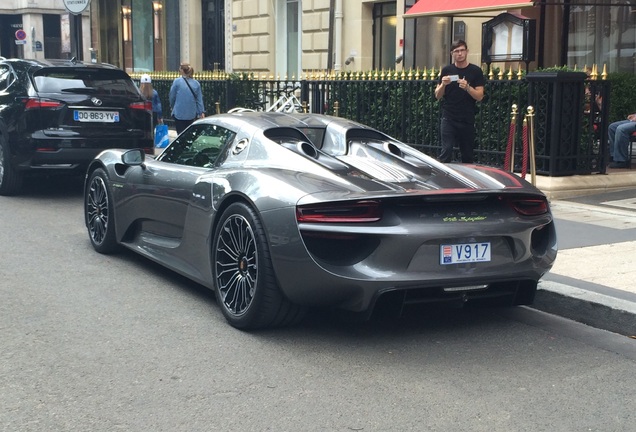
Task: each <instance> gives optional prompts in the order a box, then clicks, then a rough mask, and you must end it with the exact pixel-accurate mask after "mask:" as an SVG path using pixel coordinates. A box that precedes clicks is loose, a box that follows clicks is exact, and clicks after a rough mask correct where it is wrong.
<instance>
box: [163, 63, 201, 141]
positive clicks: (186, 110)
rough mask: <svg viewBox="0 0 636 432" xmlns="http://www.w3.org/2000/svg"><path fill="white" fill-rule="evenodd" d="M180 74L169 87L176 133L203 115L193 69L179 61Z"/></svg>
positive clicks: (197, 83)
mask: <svg viewBox="0 0 636 432" xmlns="http://www.w3.org/2000/svg"><path fill="white" fill-rule="evenodd" d="M179 72H181V76H180V77H179V78H176V79H175V80H174V81H173V82H172V87H170V95H169V97H170V106H171V107H172V117H173V118H174V121H175V127H176V129H177V134H180V133H181V132H183V130H185V128H187V127H188V126H190V125H191V124H192V122H194V121H195V120H196V119H198V118H203V117H205V106H204V105H203V92H202V91H201V84H199V82H198V81H197V80H195V79H194V78H192V76H193V75H194V69H192V66H190V65H189V64H188V63H181V66H180V67H179Z"/></svg>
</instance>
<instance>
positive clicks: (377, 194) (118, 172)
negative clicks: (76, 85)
mask: <svg viewBox="0 0 636 432" xmlns="http://www.w3.org/2000/svg"><path fill="white" fill-rule="evenodd" d="M84 196H85V203H84V209H85V221H86V226H87V227H88V234H89V237H90V241H91V243H92V245H93V247H94V248H95V250H97V251H98V252H101V253H111V252H114V251H115V250H116V249H117V248H119V247H120V246H124V247H126V248H129V249H131V250H133V251H135V252H137V253H139V254H141V255H143V256H145V257H148V258H150V259H151V260H153V261H156V262H158V263H160V264H161V265H163V266H165V267H168V268H170V269H172V270H174V271H176V272H178V273H181V274H183V275H185V276H187V277H188V278H190V279H192V280H193V281H196V282H197V283H200V284H203V285H204V286H206V287H208V288H210V289H212V290H214V292H215V295H216V298H217V301H218V303H219V306H220V308H221V310H222V312H223V314H224V316H225V318H226V319H227V321H228V322H229V323H230V324H231V325H232V326H234V327H237V328H240V329H256V328H262V327H271V326H281V325H290V324H293V323H297V322H299V321H300V320H301V318H302V317H303V315H304V313H305V311H306V309H307V308H309V307H314V306H329V307H333V308H336V309H341V310H346V311H350V312H354V313H358V314H359V315H362V316H365V315H368V314H370V313H371V311H372V310H373V308H374V307H375V306H376V305H377V304H379V302H381V301H382V299H383V298H385V296H391V297H392V298H393V299H395V298H398V299H399V302H400V303H401V305H409V304H413V303H427V302H428V303H430V302H456V303H457V304H463V303H464V302H470V301H473V300H477V301H486V302H493V303H497V304H503V305H522V304H530V303H532V301H533V299H534V295H535V292H536V289H537V283H538V280H539V279H540V278H541V277H542V276H543V275H544V274H545V273H546V272H547V271H548V270H549V269H550V267H551V266H552V264H553V262H554V260H555V258H556V254H557V241H556V233H555V227H554V221H553V217H552V214H551V212H550V208H549V204H548V201H547V199H546V197H545V195H544V194H543V193H542V192H541V191H539V190H538V189H536V188H535V187H533V186H532V185H531V184H529V183H527V182H526V181H524V180H522V179H520V178H518V177H517V176H515V175H514V174H511V173H508V172H505V171H502V170H499V169H494V168H490V167H486V166H477V165H464V164H441V163H439V162H437V161H436V160H435V159H433V158H431V157H429V156H427V155H425V154H423V153H421V152H419V151H417V150H415V149H414V148H413V147H411V146H409V145H406V144H404V143H401V142H399V141H396V140H394V139H392V138H391V137H389V136H387V135H385V134H383V133H381V132H379V131H377V130H374V129H372V128H370V127H367V126H364V125H361V124H358V123H354V122H351V121H348V120H345V119H341V118H337V117H330V116H323V115H317V114H285V113H269V112H268V113H256V112H244V113H233V114H221V115H215V116H212V117H208V118H205V119H202V120H199V121H197V122H195V123H194V124H193V125H191V126H190V127H189V128H188V129H186V130H185V131H184V132H183V133H182V134H181V135H180V136H179V137H177V138H176V140H175V141H174V142H172V143H171V144H170V145H169V146H168V147H167V148H166V149H165V150H164V151H163V152H162V153H161V154H159V155H158V156H157V157H156V158H153V157H146V156H145V155H144V152H143V150H116V149H111V150H106V151H104V152H102V153H101V154H100V155H99V156H97V158H95V160H93V162H92V163H91V165H90V167H89V169H88V171H87V175H86V183H85V193H84Z"/></svg>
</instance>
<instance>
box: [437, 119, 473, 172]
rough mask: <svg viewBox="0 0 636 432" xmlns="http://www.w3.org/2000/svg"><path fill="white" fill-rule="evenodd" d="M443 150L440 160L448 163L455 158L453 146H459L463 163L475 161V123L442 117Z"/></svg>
mask: <svg viewBox="0 0 636 432" xmlns="http://www.w3.org/2000/svg"><path fill="white" fill-rule="evenodd" d="M440 134H441V138H442V152H441V153H440V155H439V158H438V159H439V161H440V162H444V163H448V162H452V160H453V148H454V147H458V148H459V152H460V154H461V157H462V162H463V163H473V147H474V146H475V125H474V124H473V123H465V122H459V121H455V120H451V119H448V118H445V117H442V123H441V125H440Z"/></svg>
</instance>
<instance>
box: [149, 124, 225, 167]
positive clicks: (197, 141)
mask: <svg viewBox="0 0 636 432" xmlns="http://www.w3.org/2000/svg"><path fill="white" fill-rule="evenodd" d="M235 136H236V134H235V133H234V132H232V131H230V130H229V129H225V128H223V127H221V126H218V125H213V124H196V125H192V126H190V127H189V128H188V129H186V130H185V131H184V132H183V133H182V134H181V135H180V136H179V137H178V138H177V139H176V140H175V142H173V143H172V144H171V145H170V147H168V149H167V150H166V151H164V153H163V154H162V155H161V157H160V160H161V161H162V162H169V163H175V164H178V165H188V166H196V167H201V168H212V167H214V166H215V165H216V164H217V163H220V159H225V157H224V156H222V155H223V154H224V153H223V151H224V149H226V148H227V146H229V145H230V144H231V143H232V141H234V137H235Z"/></svg>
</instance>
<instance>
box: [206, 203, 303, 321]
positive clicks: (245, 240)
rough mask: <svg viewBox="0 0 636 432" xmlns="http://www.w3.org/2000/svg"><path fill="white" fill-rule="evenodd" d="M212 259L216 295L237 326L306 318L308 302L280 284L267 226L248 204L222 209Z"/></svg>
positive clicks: (222, 309) (225, 313)
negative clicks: (289, 293) (293, 297)
mask: <svg viewBox="0 0 636 432" xmlns="http://www.w3.org/2000/svg"><path fill="white" fill-rule="evenodd" d="M212 259H213V262H212V265H213V272H214V282H215V289H214V291H215V295H216V298H217V301H218V303H219V306H220V307H221V311H222V312H223V315H224V316H225V319H226V320H227V321H228V322H229V323H230V325H232V326H233V327H235V328H238V329H241V330H253V329H258V328H265V327H279V326H286V325H291V324H296V323H298V322H299V321H300V320H301V319H302V318H303V316H304V313H305V310H304V308H302V307H301V306H298V305H296V304H293V303H291V302H290V301H289V300H288V299H287V298H285V296H284V295H283V294H282V292H281V290H280V288H279V287H278V282H277V280H276V275H275V274H274V269H273V267H272V262H271V257H270V252H269V247H268V244H267V237H266V235H265V231H264V229H263V227H262V225H261V223H260V221H259V219H258V217H257V215H256V214H255V212H254V210H252V209H251V208H250V207H248V206H247V205H245V204H243V203H234V204H231V205H230V206H229V207H228V208H227V209H226V210H225V211H224V212H223V214H222V215H221V218H220V219H219V224H218V226H217V228H216V232H215V235H214V242H213V249H212Z"/></svg>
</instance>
